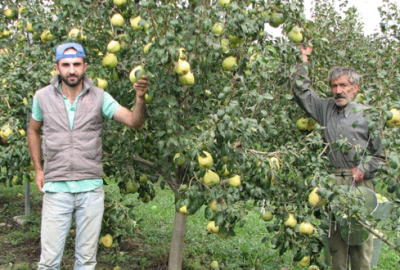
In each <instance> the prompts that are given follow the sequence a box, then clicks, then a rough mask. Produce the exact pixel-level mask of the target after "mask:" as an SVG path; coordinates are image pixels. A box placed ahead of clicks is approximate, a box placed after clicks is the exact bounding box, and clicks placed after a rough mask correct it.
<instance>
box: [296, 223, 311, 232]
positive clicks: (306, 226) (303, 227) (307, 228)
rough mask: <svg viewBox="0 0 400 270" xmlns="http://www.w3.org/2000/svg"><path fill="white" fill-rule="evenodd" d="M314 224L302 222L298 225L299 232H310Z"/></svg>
mask: <svg viewBox="0 0 400 270" xmlns="http://www.w3.org/2000/svg"><path fill="white" fill-rule="evenodd" d="M313 230H314V226H313V225H311V223H309V222H302V223H301V224H300V226H299V232H300V233H302V234H312V233H313Z"/></svg>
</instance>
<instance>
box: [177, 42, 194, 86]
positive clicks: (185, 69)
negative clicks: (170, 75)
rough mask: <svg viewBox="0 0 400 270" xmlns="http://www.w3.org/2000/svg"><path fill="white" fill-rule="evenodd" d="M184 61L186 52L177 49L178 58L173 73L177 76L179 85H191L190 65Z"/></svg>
mask: <svg viewBox="0 0 400 270" xmlns="http://www.w3.org/2000/svg"><path fill="white" fill-rule="evenodd" d="M186 59H187V57H186V50H185V49H184V48H179V57H178V61H177V62H176V65H175V67H174V73H175V74H176V75H178V76H179V83H180V84H181V85H192V84H194V75H193V73H192V72H191V71H190V64H189V62H188V61H187V60H186Z"/></svg>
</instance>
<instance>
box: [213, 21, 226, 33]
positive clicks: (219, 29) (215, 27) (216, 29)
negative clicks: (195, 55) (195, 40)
mask: <svg viewBox="0 0 400 270" xmlns="http://www.w3.org/2000/svg"><path fill="white" fill-rule="evenodd" d="M223 30H224V27H223V26H222V24H220V23H214V25H213V27H212V29H211V33H213V34H214V35H218V36H219V35H221V33H222V31H223Z"/></svg>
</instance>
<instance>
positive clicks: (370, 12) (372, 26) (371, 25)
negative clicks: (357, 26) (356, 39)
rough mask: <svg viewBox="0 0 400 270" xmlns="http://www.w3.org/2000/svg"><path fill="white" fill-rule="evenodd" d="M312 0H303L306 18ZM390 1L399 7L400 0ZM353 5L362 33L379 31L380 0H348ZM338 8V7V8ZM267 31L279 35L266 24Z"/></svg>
mask: <svg viewBox="0 0 400 270" xmlns="http://www.w3.org/2000/svg"><path fill="white" fill-rule="evenodd" d="M314 2H315V1H314V0H305V1H304V6H305V14H306V17H307V18H310V14H311V7H312V5H313V4H314ZM336 2H337V6H339V4H340V3H341V2H342V1H340V0H336ZM390 2H391V3H395V4H397V7H398V9H400V0H390ZM351 6H355V7H356V8H357V10H358V13H359V14H360V18H361V19H362V22H363V23H364V33H365V34H366V35H370V34H372V33H377V32H378V33H379V32H380V26H379V23H380V20H381V18H380V14H379V11H378V7H380V6H383V1H382V0H349V5H348V7H351ZM338 10H339V9H338ZM267 31H268V32H269V33H271V34H272V35H274V36H280V35H281V29H279V28H276V29H275V28H272V27H269V26H268V29H267Z"/></svg>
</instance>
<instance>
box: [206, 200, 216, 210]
mask: <svg viewBox="0 0 400 270" xmlns="http://www.w3.org/2000/svg"><path fill="white" fill-rule="evenodd" d="M208 206H209V207H210V208H211V209H212V210H214V211H215V212H217V211H218V203H217V200H215V199H214V200H212V201H211V202H210V204H209V205H208Z"/></svg>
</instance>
